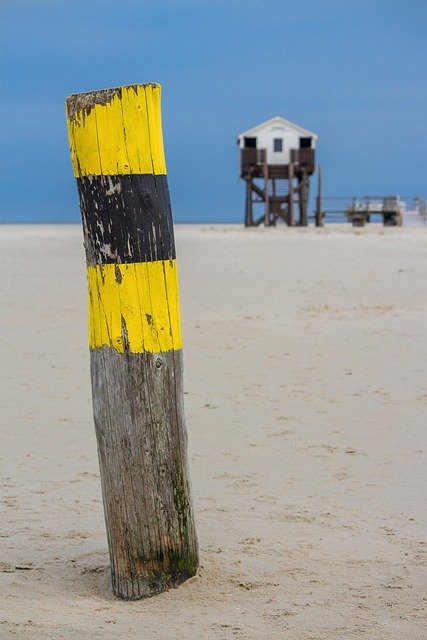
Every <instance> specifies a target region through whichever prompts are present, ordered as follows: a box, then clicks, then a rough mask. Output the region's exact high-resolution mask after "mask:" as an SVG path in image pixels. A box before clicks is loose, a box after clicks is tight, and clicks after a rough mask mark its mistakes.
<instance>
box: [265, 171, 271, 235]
mask: <svg viewBox="0 0 427 640" xmlns="http://www.w3.org/2000/svg"><path fill="white" fill-rule="evenodd" d="M263 174H264V203H265V204H264V225H265V226H266V227H269V226H270V225H271V215H270V193H269V190H268V187H269V185H268V181H269V175H268V164H267V160H266V161H265V162H264V165H263Z"/></svg>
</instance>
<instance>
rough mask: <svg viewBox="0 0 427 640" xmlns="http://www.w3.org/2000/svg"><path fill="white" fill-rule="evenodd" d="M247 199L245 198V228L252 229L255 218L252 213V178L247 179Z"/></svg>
mask: <svg viewBox="0 0 427 640" xmlns="http://www.w3.org/2000/svg"><path fill="white" fill-rule="evenodd" d="M245 182H246V198H245V227H252V226H253V224H254V218H253V213H252V177H251V176H247V177H245Z"/></svg>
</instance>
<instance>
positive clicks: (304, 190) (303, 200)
mask: <svg viewBox="0 0 427 640" xmlns="http://www.w3.org/2000/svg"><path fill="white" fill-rule="evenodd" d="M298 183H299V184H298V203H299V224H300V226H301V227H306V226H307V225H308V212H307V207H308V176H307V171H306V169H304V168H303V169H302V174H301V177H299V178H298Z"/></svg>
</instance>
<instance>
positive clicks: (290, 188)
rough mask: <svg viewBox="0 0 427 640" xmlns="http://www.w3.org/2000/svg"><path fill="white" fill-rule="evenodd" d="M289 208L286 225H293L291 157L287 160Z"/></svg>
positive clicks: (292, 165)
mask: <svg viewBox="0 0 427 640" xmlns="http://www.w3.org/2000/svg"><path fill="white" fill-rule="evenodd" d="M288 171H289V177H288V183H289V208H288V226H289V227H293V226H294V224H295V221H294V164H293V162H292V158H291V159H290V161H289V169H288Z"/></svg>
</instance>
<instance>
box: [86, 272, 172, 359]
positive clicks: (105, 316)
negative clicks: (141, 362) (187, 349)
mask: <svg viewBox="0 0 427 640" xmlns="http://www.w3.org/2000/svg"><path fill="white" fill-rule="evenodd" d="M87 279H88V294H89V296H88V298H89V347H90V348H91V349H96V348H97V347H103V346H109V347H114V349H116V350H117V351H119V352H120V353H123V352H124V347H125V342H126V341H127V343H128V344H129V348H130V350H131V351H132V352H133V353H144V352H145V351H148V352H150V353H159V352H161V351H170V350H172V349H174V350H176V349H181V347H182V338H181V326H180V319H179V298H178V277H177V268H176V261H175V260H157V261H155V262H132V263H129V264H120V265H116V264H106V265H96V266H92V267H88V268H87Z"/></svg>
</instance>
